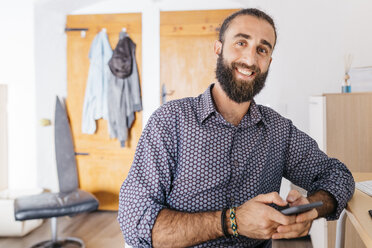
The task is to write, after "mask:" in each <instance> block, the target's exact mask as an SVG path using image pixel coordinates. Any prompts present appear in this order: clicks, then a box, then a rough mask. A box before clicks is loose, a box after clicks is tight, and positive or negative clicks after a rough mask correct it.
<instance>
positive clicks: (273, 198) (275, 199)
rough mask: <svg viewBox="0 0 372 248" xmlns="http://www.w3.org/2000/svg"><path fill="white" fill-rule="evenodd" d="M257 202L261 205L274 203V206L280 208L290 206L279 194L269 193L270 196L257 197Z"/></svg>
mask: <svg viewBox="0 0 372 248" xmlns="http://www.w3.org/2000/svg"><path fill="white" fill-rule="evenodd" d="M255 200H256V201H258V202H261V203H265V204H271V203H274V204H276V205H279V206H285V205H287V204H288V203H287V202H286V201H285V200H283V199H282V198H281V197H280V195H279V194H278V192H271V193H268V194H261V195H258V196H256V197H255Z"/></svg>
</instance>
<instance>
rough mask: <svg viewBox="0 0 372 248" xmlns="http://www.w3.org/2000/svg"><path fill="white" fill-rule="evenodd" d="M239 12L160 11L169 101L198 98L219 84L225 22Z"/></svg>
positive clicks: (162, 65) (163, 80)
mask: <svg viewBox="0 0 372 248" xmlns="http://www.w3.org/2000/svg"><path fill="white" fill-rule="evenodd" d="M235 11H236V9H223V10H199V11H162V12H160V83H161V88H162V86H163V85H165V88H166V93H167V96H166V98H167V101H169V100H173V99H179V98H183V97H192V96H197V95H199V94H201V93H203V92H204V91H205V90H206V89H207V87H208V86H209V85H210V84H211V83H212V82H215V68H216V61H217V59H216V55H215V54H214V51H213V46H214V41H215V40H217V39H218V31H219V27H220V25H221V24H222V22H223V20H224V19H225V18H226V17H227V16H229V15H230V14H232V13H233V12H235Z"/></svg>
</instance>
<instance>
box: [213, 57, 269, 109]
mask: <svg viewBox="0 0 372 248" xmlns="http://www.w3.org/2000/svg"><path fill="white" fill-rule="evenodd" d="M237 65H239V66H240V67H243V68H248V69H250V70H252V71H254V73H255V74H256V77H255V78H254V80H253V81H252V82H247V81H244V80H238V79H236V78H235V77H234V74H233V70H234V69H235V68H236V66H237ZM268 72H269V70H267V71H266V72H264V73H261V70H260V69H259V68H257V66H247V65H245V64H241V63H235V62H233V63H232V64H231V67H229V66H228V65H225V63H224V59H223V55H222V52H221V53H220V55H219V56H218V59H217V68H216V78H217V80H218V82H219V83H220V85H221V87H222V89H223V90H224V91H225V93H226V94H227V96H228V97H229V98H230V99H231V100H233V101H234V102H237V103H242V102H248V101H251V100H252V99H253V97H254V96H256V95H257V94H258V93H259V92H260V91H261V90H262V89H263V87H264V86H265V81H266V77H267V74H268Z"/></svg>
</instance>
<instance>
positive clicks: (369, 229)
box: [337, 172, 372, 247]
mask: <svg viewBox="0 0 372 248" xmlns="http://www.w3.org/2000/svg"><path fill="white" fill-rule="evenodd" d="M353 176H354V179H355V181H356V182H360V181H366V180H372V172H371V173H357V172H355V173H353ZM371 209H372V197H371V196H368V195H367V194H365V193H363V192H361V191H359V190H357V189H356V190H355V194H354V196H353V198H352V199H351V200H350V201H349V203H348V204H347V207H346V211H345V212H346V215H343V219H341V218H340V220H339V224H338V226H337V228H338V233H339V234H340V235H341V236H340V237H338V238H339V240H338V241H339V242H338V244H340V247H344V246H343V244H344V242H343V241H344V238H345V237H344V233H343V230H344V226H345V219H344V218H346V216H347V217H348V219H350V222H351V224H352V225H353V226H354V227H355V229H356V231H357V233H358V235H359V236H360V238H361V239H362V241H363V243H364V245H365V246H366V247H372V217H371V216H370V215H369V213H368V210H371ZM340 229H341V230H340ZM346 247H347V246H346Z"/></svg>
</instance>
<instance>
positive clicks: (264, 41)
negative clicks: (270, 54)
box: [261, 40, 273, 50]
mask: <svg viewBox="0 0 372 248" xmlns="http://www.w3.org/2000/svg"><path fill="white" fill-rule="evenodd" d="M261 43H262V44H264V45H266V46H268V47H269V48H270V50H273V46H272V45H271V44H270V42H268V41H267V40H261Z"/></svg>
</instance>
